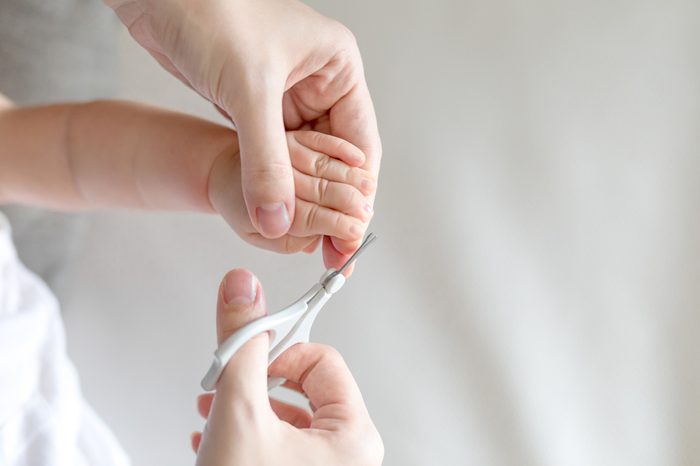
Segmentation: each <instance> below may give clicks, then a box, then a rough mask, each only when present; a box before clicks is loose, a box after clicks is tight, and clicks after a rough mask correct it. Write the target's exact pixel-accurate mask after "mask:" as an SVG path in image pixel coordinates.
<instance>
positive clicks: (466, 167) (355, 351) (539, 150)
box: [62, 0, 700, 466]
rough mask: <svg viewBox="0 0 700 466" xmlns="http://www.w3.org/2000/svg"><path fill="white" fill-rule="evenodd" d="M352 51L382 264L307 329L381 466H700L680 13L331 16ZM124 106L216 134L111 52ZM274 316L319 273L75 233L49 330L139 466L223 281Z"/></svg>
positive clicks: (241, 249)
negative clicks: (366, 106)
mask: <svg viewBox="0 0 700 466" xmlns="http://www.w3.org/2000/svg"><path fill="white" fill-rule="evenodd" d="M313 6H315V7H316V8H318V9H319V10H320V11H322V12H324V13H326V14H329V15H331V16H333V17H336V18H338V19H340V20H341V21H343V22H344V23H345V24H347V25H348V26H349V27H350V28H351V29H352V30H353V31H354V32H355V34H356V35H357V37H358V41H359V44H360V47H361V50H362V51H363V56H364V60H365V66H366V73H367V77H368V80H369V83H370V89H371V91H372V93H373V96H374V99H375V104H376V108H377V112H378V116H379V122H380V129H381V134H382V136H383V142H384V149H385V151H384V161H383V166H382V176H381V180H380V191H379V196H378V198H377V205H376V209H375V211H376V216H375V221H374V222H373V225H372V227H371V229H372V230H373V231H375V232H376V233H377V234H378V235H379V236H380V238H381V239H380V241H379V242H378V243H377V245H376V246H374V247H373V248H372V250H371V252H368V253H367V254H366V255H365V256H364V257H363V258H362V259H361V261H360V262H359V263H358V268H357V272H356V273H355V274H354V275H353V277H352V279H351V280H350V282H349V283H348V285H347V286H346V287H345V288H344V289H343V290H342V292H341V293H340V294H339V295H338V296H337V297H335V298H334V299H333V301H332V302H331V303H329V305H328V306H327V308H326V309H325V310H324V311H323V313H322V314H321V316H320V318H319V319H318V321H317V325H316V327H315V329H314V334H313V337H314V339H316V340H317V341H322V342H326V343H329V344H332V345H334V346H336V347H337V348H338V349H339V350H340V351H341V352H342V353H343V355H344V356H345V358H346V360H347V362H348V363H349V365H350V367H351V368H352V370H353V372H354V374H355V376H356V378H357V380H358V382H359V384H360V386H361V388H362V390H363V393H364V395H365V399H366V402H367V404H368V407H369V410H370V412H371V413H372V415H373V417H374V419H375V421H376V423H377V425H378V427H379V429H380V431H381V433H382V435H383V438H384V441H385V445H386V450H387V454H386V461H385V464H386V465H387V466H413V465H421V466H422V465H437V466H442V465H465V464H479V465H516V464H517V465H526V464H532V465H552V466H555V465H556V466H561V465H581V466H584V465H586V466H589V465H635V466H639V465H659V466H660V465H671V464H687V465H691V464H700V447H699V446H698V445H699V443H698V442H697V440H698V438H700V401H699V397H698V390H699V389H700V368H699V365H700V362H698V361H700V359H699V358H700V343H698V338H697V336H696V335H697V329H698V324H700V315H698V312H699V309H700V291H699V290H698V288H699V287H698V286H697V283H698V277H699V272H700V266H699V265H698V264H700V262H699V260H698V259H700V247H699V246H700V242H699V241H698V238H699V237H700V236H699V235H700V222H699V221H698V208H699V206H700V203H699V202H698V201H699V197H698V196H699V194H700V187H699V185H698V180H699V178H700V177H699V176H698V173H699V172H698V169H699V168H700V151H699V149H700V131H699V130H700V105H699V102H700V92H698V90H699V89H698V82H700V34H699V33H698V31H699V30H700V29H699V26H700V24H699V22H700V21H699V18H700V11H699V9H700V8H699V7H698V3H697V2H691V1H687V2H682V1H669V2H646V1H641V2H640V1H614V2H608V1H606V2H602V1H600V2H596V1H594V2H549V1H536V2H521V1H516V0H502V1H496V2H492V1H449V0H442V1H427V2H426V1H423V2H412V1H398V0H395V1H369V0H367V1H353V2H340V1H328V2H321V1H316V2H314V4H313ZM120 47H121V56H120V59H121V71H120V73H121V74H120V89H121V90H120V96H121V97H124V98H128V99H133V100H140V101H145V102H150V103H154V104H158V105H162V106H167V107H171V108H175V109H179V110H182V111H185V112H190V113H195V114H198V115H201V116H203V117H206V118H211V119H215V120H217V121H221V120H220V118H219V117H218V115H217V114H216V112H215V111H214V110H213V109H212V108H211V107H210V106H209V105H208V104H207V103H205V102H203V101H202V100H201V99H200V98H199V97H198V96H196V95H194V94H193V93H192V92H190V91H188V90H187V89H185V88H184V86H182V85H181V84H180V83H179V82H177V81H176V80H175V79H173V78H171V77H170V76H168V75H167V74H166V73H165V72H163V71H161V70H160V69H159V68H158V67H157V65H156V64H155V62H154V61H153V60H152V59H151V58H150V57H148V56H147V55H146V54H145V53H144V52H143V51H141V50H140V49H139V48H138V47H137V46H136V45H135V44H134V43H133V42H132V41H131V40H130V39H129V38H128V37H127V36H126V35H125V34H124V35H123V37H122V38H121V45H120ZM233 267H247V268H249V269H251V270H252V271H254V272H255V273H256V274H257V275H258V276H259V277H260V279H261V281H262V283H263V285H264V287H265V288H266V291H267V296H268V302H269V304H270V308H271V309H276V308H278V307H280V306H282V305H285V304H287V303H288V302H290V301H291V300H292V299H295V298H296V297H297V296H298V295H299V294H300V293H301V292H303V291H304V290H306V288H308V286H310V285H311V284H312V283H313V281H314V280H316V279H317V278H318V276H319V275H320V273H321V272H322V265H321V260H320V257H318V256H313V257H309V256H299V257H286V256H277V255H273V254H270V253H266V252H263V251H260V250H256V249H253V248H252V247H250V246H248V245H246V244H244V243H243V242H242V241H241V240H239V239H238V238H237V237H236V236H235V234H234V233H232V232H231V231H230V230H229V229H228V228H227V226H226V225H225V224H224V222H223V221H221V220H220V219H218V218H215V217H212V216H204V215H194V214H159V215H152V214H148V215H147V214H139V213H129V212H116V213H104V214H98V215H96V216H94V217H93V218H92V220H91V223H90V228H89V234H88V238H87V241H86V243H85V244H84V247H83V248H82V250H81V252H80V255H79V257H78V260H77V261H76V262H75V263H74V264H73V265H72V268H71V270H70V273H71V274H73V276H74V279H73V287H72V288H71V289H68V290H67V291H66V293H64V296H62V297H63V307H64V316H65V320H66V325H67V330H68V336H69V339H68V341H69V349H70V352H71V355H72V357H73V359H74V360H75V362H76V364H77V366H78V368H79V370H80V372H81V374H82V381H83V388H84V391H85V394H86V396H87V397H88V399H89V400H90V401H91V402H92V403H93V404H94V405H95V407H96V409H97V411H98V412H99V413H101V415H102V416H103V417H104V418H105V419H106V420H107V421H108V423H109V424H110V425H111V426H112V427H113V429H114V430H115V432H116V433H117V435H118V437H119V438H120V439H121V441H122V443H123V445H124V446H125V447H126V449H127V450H128V451H129V452H130V454H131V455H132V457H133V460H134V464H136V465H165V464H167V465H186V464H192V463H193V460H194V457H193V455H192V454H191V452H190V451H189V434H190V432H191V431H193V430H195V429H198V428H200V427H201V425H202V423H201V421H200V420H199V419H198V417H197V415H196V413H195V396H196V395H197V394H198V393H199V390H198V383H199V380H200V378H201V376H202V375H203V373H204V371H205V370H206V368H207V366H208V364H209V358H210V354H211V351H212V350H213V349H214V346H215V340H214V306H215V298H216V292H217V287H218V284H219V280H220V279H221V277H222V276H223V274H224V273H225V272H226V271H227V270H229V269H231V268H233Z"/></svg>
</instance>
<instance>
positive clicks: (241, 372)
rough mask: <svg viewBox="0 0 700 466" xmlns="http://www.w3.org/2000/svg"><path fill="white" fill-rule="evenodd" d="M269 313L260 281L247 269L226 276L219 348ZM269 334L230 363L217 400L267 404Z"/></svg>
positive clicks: (221, 297) (218, 321)
mask: <svg viewBox="0 0 700 466" xmlns="http://www.w3.org/2000/svg"><path fill="white" fill-rule="evenodd" d="M265 314H266V311H265V298H264V295H263V290H262V286H261V285H260V282H259V281H258V279H257V278H256V277H255V275H253V274H252V273H251V272H249V271H248V270H244V269H234V270H232V271H230V272H229V273H227V274H226V276H225V277H224V279H223V280H222V282H221V287H220V289H219V299H218V304H217V310H216V333H217V338H218V341H219V345H221V343H223V342H224V340H226V339H227V338H228V337H230V336H231V335H232V334H233V333H234V332H236V331H237V330H238V329H239V328H241V327H243V326H244V325H246V324H247V323H249V322H250V321H252V320H254V319H257V318H259V317H262V316H264V315H265ZM268 345H269V342H268V336H267V334H266V333H264V334H261V335H258V336H256V337H255V338H253V339H251V340H250V341H249V342H248V343H246V344H245V345H243V347H242V348H241V349H239V350H238V351H237V352H236V354H235V355H234V356H233V357H232V358H231V360H230V361H229V362H228V365H227V366H226V368H225V369H224V372H223V374H222V375H221V378H220V379H219V383H218V385H217V397H220V396H223V397H229V396H230V397H232V398H234V399H238V400H240V401H243V402H246V403H249V402H253V401H256V400H261V401H263V402H265V403H266V402H267V364H268V360H267V352H268Z"/></svg>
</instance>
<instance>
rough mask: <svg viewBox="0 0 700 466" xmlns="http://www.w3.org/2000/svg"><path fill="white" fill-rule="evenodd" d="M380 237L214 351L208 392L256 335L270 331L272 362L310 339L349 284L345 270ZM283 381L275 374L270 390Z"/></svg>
mask: <svg viewBox="0 0 700 466" xmlns="http://www.w3.org/2000/svg"><path fill="white" fill-rule="evenodd" d="M376 239H377V236H376V235H374V233H370V234H369V235H367V237H366V238H365V240H364V241H363V242H362V244H361V245H360V247H359V248H358V249H357V251H355V253H354V254H353V255H352V256H350V258H349V259H348V260H347V262H345V264H343V266H342V267H340V269H338V270H335V269H328V270H326V272H325V273H324V274H323V275H322V276H321V279H320V280H319V281H318V283H316V284H315V285H314V286H312V287H311V289H310V290H309V291H307V292H306V294H305V295H304V296H302V297H301V298H300V299H299V300H297V301H296V302H295V303H293V304H291V305H289V306H287V307H286V308H284V309H282V310H281V311H278V312H276V313H274V314H270V315H268V316H265V317H261V318H259V319H256V320H254V321H252V322H250V323H249V324H247V325H245V326H243V327H241V328H240V329H238V330H237V331H236V332H235V333H234V334H233V335H231V336H230V337H228V338H227V339H226V341H224V342H223V343H222V344H221V346H219V348H217V350H216V351H214V361H213V362H212V364H211V367H210V368H209V371H208V372H207V374H206V375H205V376H204V378H203V379H202V388H203V389H204V390H206V391H212V390H214V388H216V383H217V382H218V380H219V377H221V374H222V372H223V371H224V368H225V367H226V364H228V362H229V360H230V359H231V358H232V357H233V355H234V354H236V351H238V350H239V349H240V348H241V347H242V346H243V345H245V344H246V343H247V342H248V340H250V339H251V338H253V337H255V336H256V335H260V334H261V333H264V332H270V350H269V352H268V361H269V363H268V364H271V363H272V361H274V360H275V359H277V357H278V356H279V355H280V354H282V353H284V352H285V351H286V350H287V349H288V348H290V347H292V346H294V345H295V344H297V343H306V342H308V341H309V335H310V333H311V326H312V325H313V323H314V319H316V316H317V315H318V312H319V311H320V310H321V308H322V307H323V305H324V304H326V302H327V301H328V300H329V299H330V297H331V296H332V295H333V293H336V292H337V291H338V290H340V289H341V288H342V287H343V285H344V284H345V276H344V275H343V271H345V269H346V268H348V267H349V266H350V264H352V263H353V262H354V261H355V259H357V257H358V256H359V255H360V254H361V253H362V252H363V251H364V250H365V249H366V248H367V247H368V246H369V245H370V244H372V243H373V242H374V241H375V240H376ZM283 382H284V379H281V378H273V377H271V378H269V379H268V381H267V386H268V389H269V390H271V389H273V388H275V387H277V386H278V385H281V384H282V383H283Z"/></svg>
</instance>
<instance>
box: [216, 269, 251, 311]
mask: <svg viewBox="0 0 700 466" xmlns="http://www.w3.org/2000/svg"><path fill="white" fill-rule="evenodd" d="M257 289H258V281H257V279H256V278H255V277H254V276H253V274H251V273H250V272H245V275H244V274H242V273H235V272H234V273H230V274H228V275H227V276H226V279H225V280H224V293H223V294H224V302H225V303H226V304H233V305H238V306H242V305H246V304H252V303H253V302H254V301H255V295H256V294H257Z"/></svg>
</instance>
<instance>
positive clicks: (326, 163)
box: [289, 133, 377, 196]
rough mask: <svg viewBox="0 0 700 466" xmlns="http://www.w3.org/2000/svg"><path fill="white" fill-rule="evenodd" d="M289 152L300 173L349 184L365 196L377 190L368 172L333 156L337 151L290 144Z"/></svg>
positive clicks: (374, 181) (373, 179)
mask: <svg viewBox="0 0 700 466" xmlns="http://www.w3.org/2000/svg"><path fill="white" fill-rule="evenodd" d="M314 134H320V133H314ZM324 136H327V135H324ZM327 137H331V136H327ZM335 139H337V138H335ZM352 147H354V146H352ZM358 150H359V149H358ZM289 154H290V157H291V161H292V165H293V166H294V168H295V169H296V170H297V171H299V172H301V173H304V174H306V175H309V176H312V177H315V178H323V179H326V180H328V181H334V182H336V183H345V184H348V185H351V186H353V187H354V188H355V189H357V190H359V191H360V192H361V193H362V194H364V195H365V196H371V195H373V194H374V193H375V191H376V190H377V182H376V180H375V178H374V176H373V175H372V174H371V173H370V172H368V171H367V170H363V169H362V168H358V167H355V166H351V165H350V164H348V162H347V161H346V159H342V158H334V156H337V153H336V154H334V153H330V154H331V155H326V153H321V152H317V151H316V150H313V148H309V147H304V146H300V145H297V146H296V147H295V146H293V145H290V151H289Z"/></svg>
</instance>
